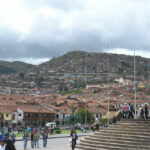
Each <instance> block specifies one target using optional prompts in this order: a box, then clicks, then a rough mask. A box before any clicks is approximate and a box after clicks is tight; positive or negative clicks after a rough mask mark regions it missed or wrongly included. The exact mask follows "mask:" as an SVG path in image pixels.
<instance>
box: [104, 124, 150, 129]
mask: <svg viewBox="0 0 150 150" xmlns="http://www.w3.org/2000/svg"><path fill="white" fill-rule="evenodd" d="M108 128H118V129H119V128H129V129H135V128H136V129H139V130H141V129H149V130H150V125H149V126H144V127H143V126H140V125H136V126H135V125H134V126H128V125H123V124H121V125H120V124H116V125H109V126H108V127H107V129H108ZM103 129H106V128H103Z"/></svg>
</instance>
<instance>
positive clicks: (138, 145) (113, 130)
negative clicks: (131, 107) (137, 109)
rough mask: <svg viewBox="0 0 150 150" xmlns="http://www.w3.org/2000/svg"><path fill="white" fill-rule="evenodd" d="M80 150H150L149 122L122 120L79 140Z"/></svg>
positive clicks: (78, 146)
mask: <svg viewBox="0 0 150 150" xmlns="http://www.w3.org/2000/svg"><path fill="white" fill-rule="evenodd" d="M76 147H77V148H78V149H80V150H150V120H141V119H136V120H122V121H120V122H118V123H117V124H113V125H110V126H109V127H107V128H103V129H100V131H99V132H95V133H94V134H93V135H90V136H88V137H85V139H83V140H80V144H79V145H77V146H76Z"/></svg>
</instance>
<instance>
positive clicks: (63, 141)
mask: <svg viewBox="0 0 150 150" xmlns="http://www.w3.org/2000/svg"><path fill="white" fill-rule="evenodd" d="M82 138H83V137H82ZM69 139H70V138H54V139H48V143H47V148H43V141H42V140H40V148H39V149H38V150H71V147H70V145H69ZM79 139H80V138H79ZM23 144H24V143H23V141H17V142H16V143H15V146H16V150H24V147H23ZM27 150H33V149H31V141H28V147H27ZM76 150H77V149H76Z"/></svg>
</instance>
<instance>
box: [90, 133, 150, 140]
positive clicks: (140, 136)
mask: <svg viewBox="0 0 150 150" xmlns="http://www.w3.org/2000/svg"><path fill="white" fill-rule="evenodd" d="M99 135H100V136H110V137H112V138H113V137H115V136H117V137H126V138H130V137H131V138H135V139H138V138H139V139H141V138H144V139H147V140H149V139H150V136H143V135H131V134H119V133H115V134H110V133H101V134H97V133H95V135H91V136H94V137H98V136H99Z"/></svg>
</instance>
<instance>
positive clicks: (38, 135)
mask: <svg viewBox="0 0 150 150" xmlns="http://www.w3.org/2000/svg"><path fill="white" fill-rule="evenodd" d="M40 136H41V135H40V131H39V130H38V129H37V148H39V147H40V146H39V141H40Z"/></svg>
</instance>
